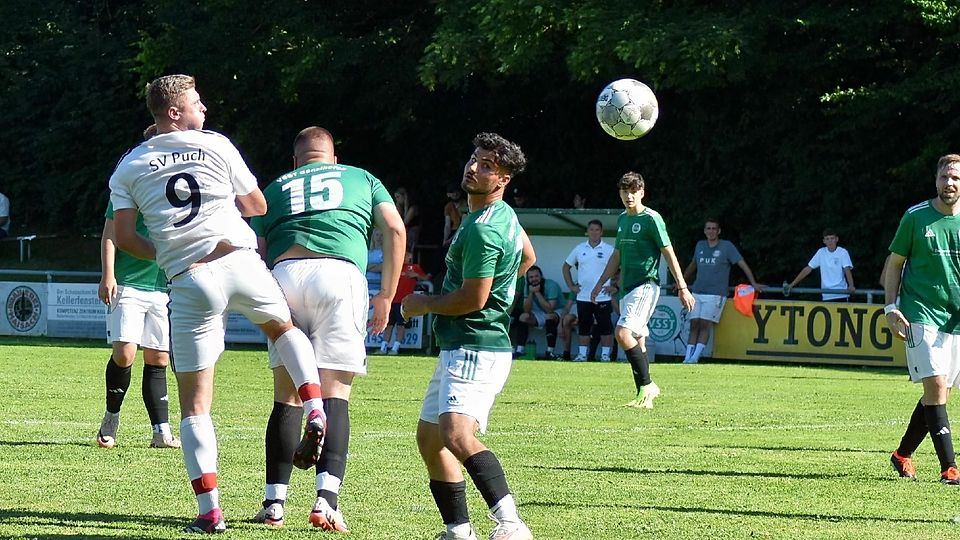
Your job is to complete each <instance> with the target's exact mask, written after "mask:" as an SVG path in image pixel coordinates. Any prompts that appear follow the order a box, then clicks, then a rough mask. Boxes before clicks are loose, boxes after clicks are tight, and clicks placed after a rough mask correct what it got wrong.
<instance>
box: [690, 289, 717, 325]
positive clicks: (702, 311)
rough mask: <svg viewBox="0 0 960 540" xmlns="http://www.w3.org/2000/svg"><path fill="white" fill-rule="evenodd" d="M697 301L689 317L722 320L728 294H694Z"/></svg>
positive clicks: (712, 320) (713, 320)
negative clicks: (721, 316)
mask: <svg viewBox="0 0 960 540" xmlns="http://www.w3.org/2000/svg"><path fill="white" fill-rule="evenodd" d="M693 298H694V299H695V300H696V303H695V304H694V305H693V311H691V312H690V314H689V316H687V318H688V319H691V320H692V319H703V320H705V321H711V322H715V323H718V322H720V315H722V314H723V304H725V303H726V302H727V297H726V296H719V295H716V294H694V295H693Z"/></svg>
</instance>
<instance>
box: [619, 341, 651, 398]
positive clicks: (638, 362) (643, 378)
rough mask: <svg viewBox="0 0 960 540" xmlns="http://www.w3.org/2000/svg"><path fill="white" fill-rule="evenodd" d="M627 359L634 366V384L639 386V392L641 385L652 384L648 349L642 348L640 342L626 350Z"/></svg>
mask: <svg viewBox="0 0 960 540" xmlns="http://www.w3.org/2000/svg"><path fill="white" fill-rule="evenodd" d="M624 354H626V355H627V360H629V361H630V367H632V368H633V384H635V385H636V386H637V393H639V392H640V387H642V386H646V385H648V384H650V383H651V382H652V381H651V379H650V364H649V363H648V362H647V351H643V350H640V344H639V343H638V344H637V345H636V346H635V347H634V348H632V349H630V350H628V351H624Z"/></svg>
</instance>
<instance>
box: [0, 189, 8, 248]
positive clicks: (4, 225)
mask: <svg viewBox="0 0 960 540" xmlns="http://www.w3.org/2000/svg"><path fill="white" fill-rule="evenodd" d="M9 235H10V199H8V198H7V196H6V195H4V194H3V193H0V238H6V237H7V236H9Z"/></svg>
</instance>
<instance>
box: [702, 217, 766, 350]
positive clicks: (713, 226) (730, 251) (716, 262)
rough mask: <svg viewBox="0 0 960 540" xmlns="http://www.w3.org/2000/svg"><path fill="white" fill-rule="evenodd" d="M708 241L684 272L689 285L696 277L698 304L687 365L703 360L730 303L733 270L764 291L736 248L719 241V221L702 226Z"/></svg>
mask: <svg viewBox="0 0 960 540" xmlns="http://www.w3.org/2000/svg"><path fill="white" fill-rule="evenodd" d="M703 234H704V236H706V237H707V239H706V240H700V241H699V242H697V246H696V247H695V248H694V250H693V260H691V261H690V264H689V265H688V266H687V269H686V270H684V272H683V279H684V281H686V282H687V283H690V280H691V279H692V278H693V274H694V273H696V274H697V279H696V281H694V282H693V285H691V286H690V291H691V292H692V293H693V298H694V299H695V300H696V304H695V305H694V307H693V311H691V312H690V314H689V316H688V317H687V318H688V319H689V320H690V337H689V338H688V339H687V352H686V354H685V355H684V357H683V363H684V364H696V363H697V362H699V361H700V355H701V354H703V349H704V347H706V346H707V342H708V341H709V340H710V332H711V331H712V330H713V327H714V325H716V324H717V323H718V322H720V315H721V314H722V313H723V304H724V303H726V301H727V289H728V288H729V287H730V267H731V266H733V265H737V266H739V267H740V269H741V270H743V273H744V275H746V276H747V279H748V280H750V285H753V288H754V289H756V290H757V291H758V292H759V291H761V290H762V289H763V286H762V285H759V284H758V283H757V280H756V279H754V277H753V271H752V270H750V266H748V265H747V262H746V261H744V260H743V257H742V256H741V255H740V252H739V251H737V247H736V246H734V245H733V243H732V242H730V241H728V240H721V239H720V222H719V221H717V220H716V219H712V218H708V219H707V221H706V223H704V225H703Z"/></svg>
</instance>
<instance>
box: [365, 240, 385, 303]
mask: <svg viewBox="0 0 960 540" xmlns="http://www.w3.org/2000/svg"><path fill="white" fill-rule="evenodd" d="M382 270H383V233H381V232H380V231H379V229H373V232H372V233H371V234H370V250H369V251H368V252H367V284H368V285H369V287H370V288H371V289H374V288H375V289H379V288H380V273H381V271H382Z"/></svg>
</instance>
